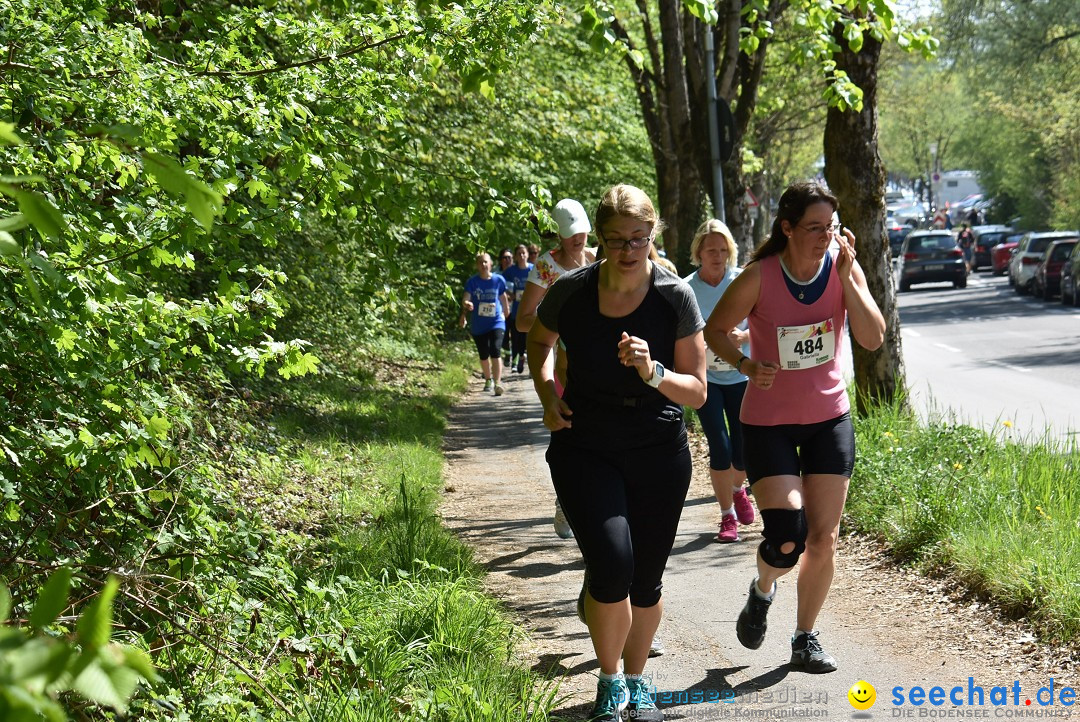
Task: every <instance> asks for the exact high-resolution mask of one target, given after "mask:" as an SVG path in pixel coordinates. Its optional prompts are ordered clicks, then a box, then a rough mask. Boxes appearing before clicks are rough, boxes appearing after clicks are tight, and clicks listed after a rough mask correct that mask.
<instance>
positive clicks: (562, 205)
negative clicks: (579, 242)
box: [551, 198, 592, 238]
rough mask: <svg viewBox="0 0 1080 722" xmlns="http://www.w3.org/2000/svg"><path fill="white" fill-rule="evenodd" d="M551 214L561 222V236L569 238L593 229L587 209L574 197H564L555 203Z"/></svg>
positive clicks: (556, 220)
mask: <svg viewBox="0 0 1080 722" xmlns="http://www.w3.org/2000/svg"><path fill="white" fill-rule="evenodd" d="M551 215H552V216H553V217H554V218H555V222H556V223H558V224H559V237H560V238H569V237H570V236H576V235H577V234H579V233H588V232H589V231H591V230H592V226H591V225H589V216H588V215H586V213H585V209H584V208H582V207H581V204H580V203H578V202H577V201H575V200H574V199H573V198H563V199H562V200H561V201H559V202H558V203H557V204H555V210H554V212H552V214H551Z"/></svg>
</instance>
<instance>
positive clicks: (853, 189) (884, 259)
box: [825, 25, 904, 414]
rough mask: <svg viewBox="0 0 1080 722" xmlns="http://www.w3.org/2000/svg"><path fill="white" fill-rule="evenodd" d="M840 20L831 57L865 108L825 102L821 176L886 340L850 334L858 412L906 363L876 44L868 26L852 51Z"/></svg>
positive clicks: (879, 400) (897, 382) (899, 379)
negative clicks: (866, 344)
mask: <svg viewBox="0 0 1080 722" xmlns="http://www.w3.org/2000/svg"><path fill="white" fill-rule="evenodd" d="M840 33H841V27H840V26H839V25H837V28H836V30H835V31H834V37H835V38H836V42H837V44H838V45H839V46H840V47H841V48H843V50H842V51H841V52H839V53H837V54H836V55H835V56H834V58H835V59H836V62H837V69H838V70H842V71H845V72H847V74H848V75H849V76H850V77H851V80H852V81H853V82H854V83H855V84H856V85H858V86H859V87H860V88H862V90H863V108H862V111H860V112H855V111H854V110H850V109H849V110H847V111H841V110H839V109H838V108H835V107H830V108H829V110H828V115H827V118H826V121H825V179H826V181H828V184H829V188H830V189H831V190H832V192H833V193H834V194H835V195H836V197H837V198H838V199H839V201H840V219H841V222H842V223H843V224H844V225H845V226H847V227H848V228H850V229H851V231H852V232H853V233H854V234H855V252H856V254H857V256H858V260H859V265H860V266H862V268H863V271H864V272H865V273H866V282H867V285H868V286H869V288H870V293H871V295H873V297H874V300H875V301H876V302H877V304H878V307H879V308H880V309H881V312H882V314H883V315H884V316H885V324H886V328H885V342H884V343H883V344H882V345H881V347H880V348H879V349H878V350H876V351H867V350H866V349H864V348H863V347H861V346H859V345H858V344H857V343H855V342H854V339H852V343H851V346H852V355H853V359H854V365H855V387H856V400H857V406H858V409H859V412H860V413H863V414H865V413H867V412H868V411H869V410H870V409H872V408H873V407H874V406H876V405H880V404H888V403H891V402H893V401H895V400H897V399H902V398H903V389H904V362H903V354H902V352H901V347H900V317H899V314H898V313H897V310H896V293H895V290H894V288H893V282H892V259H891V256H890V253H889V240H888V235H887V234H886V230H885V202H884V196H885V167H884V165H883V164H882V162H881V156H880V155H879V154H878V143H877V141H878V133H877V121H878V116H877V72H878V59H879V57H880V55H881V43H879V42H877V41H876V40H874V39H873V37H871V36H870V34H869V33H866V34H865V35H864V39H865V42H864V44H863V47H862V48H861V50H860V51H859V52H852V51H851V50H850V49H849V48H848V44H847V41H846V40H844V38H843V37H842V35H841V34H840Z"/></svg>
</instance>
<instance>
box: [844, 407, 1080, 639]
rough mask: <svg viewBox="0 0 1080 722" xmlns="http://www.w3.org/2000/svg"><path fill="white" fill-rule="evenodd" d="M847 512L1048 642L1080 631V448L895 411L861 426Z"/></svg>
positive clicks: (901, 552)
mask: <svg viewBox="0 0 1080 722" xmlns="http://www.w3.org/2000/svg"><path fill="white" fill-rule="evenodd" d="M856 436H857V439H858V449H859V460H858V464H857V468H856V471H855V476H854V478H853V479H852V484H851V491H850V494H849V499H848V504H847V507H846V513H847V515H848V516H849V519H850V521H851V522H852V523H853V524H854V525H855V526H856V527H857V528H858V529H860V530H863V531H867V532H870V533H872V534H875V535H877V536H879V537H881V538H882V539H884V540H885V541H886V542H888V544H889V545H890V547H891V548H892V549H893V550H894V552H895V553H896V554H897V555H898V556H900V557H901V558H903V559H908V560H914V561H918V562H920V563H924V564H927V565H932V566H939V567H941V568H943V569H944V570H946V571H948V572H949V573H952V574H954V575H956V576H958V577H959V578H960V579H961V580H962V581H963V582H964V583H965V584H967V585H968V586H969V587H970V588H972V589H973V590H975V591H976V592H979V593H983V594H986V595H988V596H989V597H990V598H991V599H993V600H994V601H995V602H996V603H997V604H999V605H1000V606H1001V607H1002V608H1004V609H1005V610H1007V611H1008V612H1010V613H1012V614H1015V615H1017V616H1020V615H1024V616H1027V617H1029V618H1030V620H1031V621H1032V623H1033V624H1034V625H1035V626H1036V627H1037V628H1038V630H1039V632H1040V633H1041V635H1042V636H1043V637H1045V638H1048V639H1060V640H1072V639H1076V638H1077V637H1078V636H1080V528H1078V525H1080V522H1078V519H1080V450H1078V449H1077V447H1076V445H1075V444H1066V443H1063V442H1060V441H1056V440H1054V439H1052V438H1049V437H1046V438H1035V439H1024V438H1014V429H1013V428H1012V427H1011V424H1010V423H1009V422H1002V423H1001V425H1000V426H999V427H998V428H997V429H996V430H995V431H994V432H993V433H991V432H986V431H982V430H979V429H975V428H972V427H970V426H965V425H961V424H956V423H953V422H951V421H949V420H947V419H940V418H938V419H935V420H932V421H931V422H930V423H928V424H923V423H921V422H920V421H919V420H918V419H917V418H916V417H915V416H913V415H911V414H910V413H907V412H904V411H902V410H900V409H898V408H887V409H882V410H879V411H878V412H876V413H874V414H873V415H871V416H869V417H866V418H860V419H858V420H857V422H856Z"/></svg>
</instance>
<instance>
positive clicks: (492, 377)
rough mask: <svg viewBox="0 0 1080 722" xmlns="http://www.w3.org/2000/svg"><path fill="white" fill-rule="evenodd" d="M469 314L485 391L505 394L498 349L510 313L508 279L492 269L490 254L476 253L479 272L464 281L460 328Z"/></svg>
mask: <svg viewBox="0 0 1080 722" xmlns="http://www.w3.org/2000/svg"><path fill="white" fill-rule="evenodd" d="M466 315H468V316H469V321H468V324H469V332H470V334H472V337H473V341H474V342H475V343H476V352H477V354H478V355H479V356H480V369H481V371H483V373H484V391H491V390H492V389H494V390H495V395H496V396H502V394H503V387H502V384H501V383H500V382H501V380H502V359H501V358H500V357H499V349H500V348H501V346H502V340H503V334H505V333H506V317H507V316H509V315H510V301H509V299H508V298H507V295H506V280H505V279H504V278H503V277H502V276H500V275H499V274H497V273H492V272H491V256H490V255H489V254H487V253H478V254H476V275H475V276H472V277H471V278H470V279H469V280H468V281H466V282H465V293H464V294H463V295H462V297H461V318H460V323H461V327H462V328H464V327H465V325H466V318H465V317H466Z"/></svg>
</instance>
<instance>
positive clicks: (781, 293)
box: [739, 252, 850, 426]
mask: <svg viewBox="0 0 1080 722" xmlns="http://www.w3.org/2000/svg"><path fill="white" fill-rule="evenodd" d="M832 253H833V263H832V268H831V270H830V271H829V281H828V283H827V285H826V286H825V292H824V293H823V294H821V298H819V299H818V300H817V301H815V302H814V303H812V304H810V305H809V306H808V305H806V304H803V303H800V302H799V301H798V300H796V299H795V298H793V297H792V295H791V291H790V290H788V287H787V283H785V281H784V269H783V268H781V267H780V256H779V255H774V256H769V257H768V258H765V259H763V260H761V261H759V263H760V264H761V293H760V295H759V296H758V300H757V304H755V306H754V309H753V310H752V311H751V312H750V316H749V323H750V356H751V358H753V359H754V360H756V361H773V362H776V363H779V364H780V371H778V372H777V374H776V381H774V382H773V386H772V388H770V389H769V390H768V391H764V390H762V389H759V388H758V387H757V386H754V384H753V383H749V384H747V385H746V395H745V396H743V404H742V411H741V413H740V414H739V418H740V419H741V420H742V422H743V423H746V424H753V425H755V426H778V425H780V424H816V423H819V422H821V421H828V420H829V419H835V418H836V417H837V416H840V415H841V414H844V413H847V411H848V410H849V409H850V405H849V403H848V397H847V388H846V385H845V383H844V379H843V376H842V374H841V372H840V358H841V356H842V355H843V351H844V336H845V329H844V323H845V322H846V320H847V310H846V309H845V307H844V289H843V287H842V286H841V284H840V278H839V277H838V276H837V275H836V254H835V252H832Z"/></svg>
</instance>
